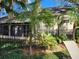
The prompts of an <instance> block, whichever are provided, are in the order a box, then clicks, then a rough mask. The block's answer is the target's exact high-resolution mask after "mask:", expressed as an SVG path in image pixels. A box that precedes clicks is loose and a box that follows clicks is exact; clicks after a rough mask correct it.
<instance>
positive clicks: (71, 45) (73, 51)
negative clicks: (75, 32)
mask: <svg viewBox="0 0 79 59" xmlns="http://www.w3.org/2000/svg"><path fill="white" fill-rule="evenodd" d="M64 44H65V46H66V48H67V50H68V52H69V53H70V56H71V58H72V59H79V48H78V46H77V44H76V43H75V42H74V41H64Z"/></svg>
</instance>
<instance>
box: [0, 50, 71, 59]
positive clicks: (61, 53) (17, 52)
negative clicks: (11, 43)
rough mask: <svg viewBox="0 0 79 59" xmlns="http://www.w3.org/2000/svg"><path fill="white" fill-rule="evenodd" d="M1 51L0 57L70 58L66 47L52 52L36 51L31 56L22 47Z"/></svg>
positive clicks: (13, 58) (14, 58)
mask: <svg viewBox="0 0 79 59" xmlns="http://www.w3.org/2000/svg"><path fill="white" fill-rule="evenodd" d="M33 51H34V50H33ZM1 52H2V54H3V55H0V59H70V56H69V53H68V51H67V50H66V49H63V50H62V51H57V52H52V53H44V52H43V53H42V52H40V51H39V52H40V53H39V52H36V53H35V54H33V55H32V56H29V54H28V52H26V51H24V49H14V50H8V52H7V53H6V51H1ZM34 52H35V51H34Z"/></svg>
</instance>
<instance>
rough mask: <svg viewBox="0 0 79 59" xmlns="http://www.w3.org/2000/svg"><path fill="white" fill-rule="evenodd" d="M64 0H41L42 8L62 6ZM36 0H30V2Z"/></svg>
mask: <svg viewBox="0 0 79 59" xmlns="http://www.w3.org/2000/svg"><path fill="white" fill-rule="evenodd" d="M63 1H64V0H41V7H42V8H49V7H59V6H62V4H63ZM31 2H34V0H29V3H31Z"/></svg>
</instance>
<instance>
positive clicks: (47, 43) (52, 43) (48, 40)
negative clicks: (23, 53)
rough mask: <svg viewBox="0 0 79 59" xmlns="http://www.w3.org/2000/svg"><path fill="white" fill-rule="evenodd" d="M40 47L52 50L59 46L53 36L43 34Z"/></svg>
mask: <svg viewBox="0 0 79 59" xmlns="http://www.w3.org/2000/svg"><path fill="white" fill-rule="evenodd" d="M39 45H41V46H44V47H47V48H48V49H52V48H55V47H56V46H57V41H56V38H55V37H54V36H52V35H51V34H48V33H47V34H46V33H45V32H43V33H41V38H40V39H39Z"/></svg>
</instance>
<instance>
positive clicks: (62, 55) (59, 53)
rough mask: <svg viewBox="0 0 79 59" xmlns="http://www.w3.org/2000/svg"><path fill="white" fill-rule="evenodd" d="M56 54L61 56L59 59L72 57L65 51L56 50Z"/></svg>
mask: <svg viewBox="0 0 79 59" xmlns="http://www.w3.org/2000/svg"><path fill="white" fill-rule="evenodd" d="M54 54H55V55H56V56H58V57H59V59H71V57H70V56H68V55H66V54H65V53H62V52H54Z"/></svg>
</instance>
